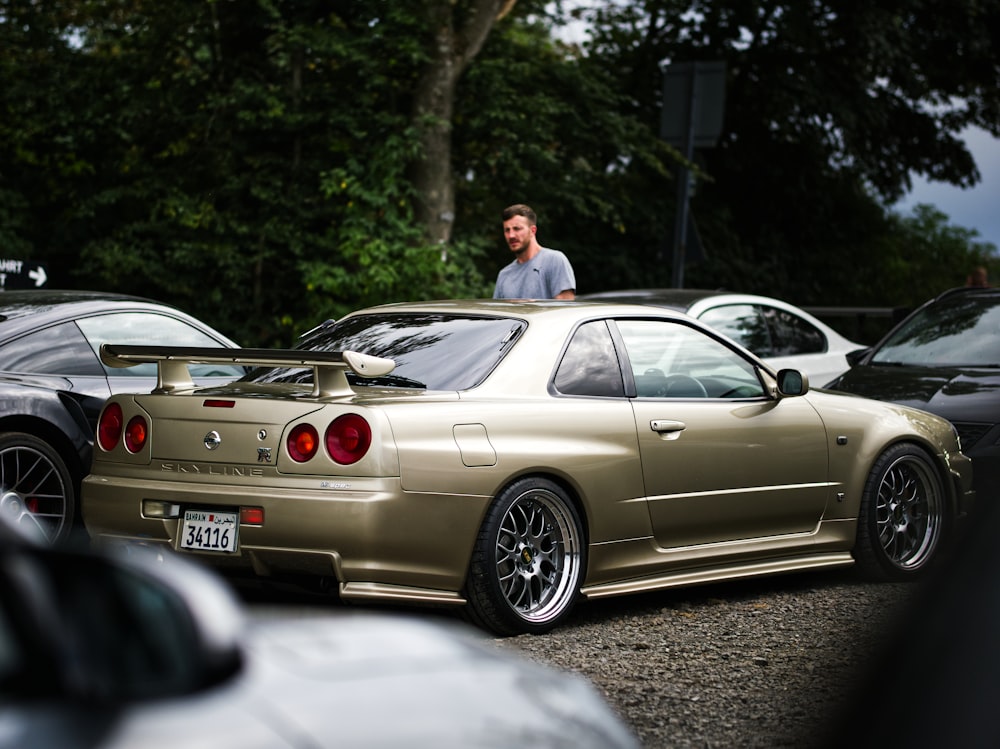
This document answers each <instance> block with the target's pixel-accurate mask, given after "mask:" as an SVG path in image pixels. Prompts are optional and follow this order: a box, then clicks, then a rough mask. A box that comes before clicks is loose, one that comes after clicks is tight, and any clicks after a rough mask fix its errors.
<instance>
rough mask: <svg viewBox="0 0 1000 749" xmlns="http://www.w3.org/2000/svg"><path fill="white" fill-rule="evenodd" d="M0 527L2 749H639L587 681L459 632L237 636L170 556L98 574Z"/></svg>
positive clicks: (108, 561) (225, 605)
mask: <svg viewBox="0 0 1000 749" xmlns="http://www.w3.org/2000/svg"><path fill="white" fill-rule="evenodd" d="M0 526H2V527H0V748H2V749H177V747H186V748H187V749H198V748H199V747H204V748H205V749H229V748H232V749H254V748H259V749H279V748H280V747H296V748H301V747H310V748H311V749H321V748H322V747H337V748H340V747H351V749H368V748H375V747H385V748H386V749H388V748H390V747H391V748H393V749H395V748H396V747H401V746H407V747H428V748H433V749H440V747H453V746H462V747H472V748H476V747H483V748H484V749H485V748H486V747H489V748H491V749H492V748H495V747H499V746H512V745H513V746H518V745H520V746H534V747H556V746H572V747H590V748H591V749H607V748H609V747H610V748H611V749H614V748H616V747H617V748H619V749H636V748H637V747H638V743H637V741H636V740H635V738H634V737H633V735H632V734H631V733H630V731H629V730H628V729H627V728H626V727H625V726H624V724H623V723H622V722H621V721H620V720H619V718H618V717H617V716H616V715H615V714H614V713H613V712H612V710H611V709H610V707H608V705H607V704H606V703H605V701H604V700H603V698H602V697H601V696H600V695H599V694H598V692H597V691H596V689H595V688H594V687H593V686H592V685H591V684H590V683H589V682H587V681H586V680H584V679H583V678H582V677H580V676H576V675H573V674H569V673H564V672H561V671H557V670H555V669H553V668H550V667H546V666H542V665H540V664H537V663H535V662H532V661H529V660H527V659H525V658H522V657H521V656H517V655H514V654H511V653H510V652H508V651H501V650H500V649H498V648H497V647H496V646H494V645H491V644H490V643H489V642H488V641H485V640H482V639H480V637H478V636H476V634H475V633H476V630H473V629H471V628H470V629H464V628H462V629H459V628H458V624H457V623H455V622H452V623H451V626H448V625H446V624H445V623H443V622H440V623H436V622H434V621H431V620H429V619H426V620H414V619H408V618H401V617H396V616H391V615H388V614H386V615H376V614H372V613H368V614H357V615H353V614H343V615H339V616H338V615H336V614H327V615H323V616H315V617H308V618H304V619H303V618H292V617H291V616H273V615H272V616H269V617H267V618H265V619H262V620H257V621H250V620H248V619H247V617H246V616H245V615H244V613H243V611H242V609H241V608H240V605H239V603H238V602H237V601H236V599H235V598H234V597H233V594H232V592H231V589H230V588H229V587H228V586H226V585H224V584H223V583H222V582H220V581H219V580H218V578H216V577H215V576H214V575H212V574H210V573H209V572H208V571H207V570H206V569H205V568H204V567H203V566H195V565H194V564H193V563H192V562H189V561H187V560H184V559H181V558H180V557H178V556H177V555H174V554H169V553H168V554H166V555H161V556H157V555H155V554H151V553H148V554H147V553H136V554H132V555H130V556H128V557H120V556H116V557H99V556H93V555H90V554H87V553H81V552H77V551H69V550H65V549H57V548H53V547H51V546H46V545H42V544H37V545H36V544H31V543H27V542H25V541H23V540H22V539H21V538H20V537H18V536H16V535H14V534H13V533H11V532H10V529H9V527H8V526H7V524H6V523H4V522H3V518H0Z"/></svg>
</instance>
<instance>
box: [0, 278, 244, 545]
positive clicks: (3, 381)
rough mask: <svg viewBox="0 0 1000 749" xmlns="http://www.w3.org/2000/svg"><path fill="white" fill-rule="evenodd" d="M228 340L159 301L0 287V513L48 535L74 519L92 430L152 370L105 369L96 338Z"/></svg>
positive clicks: (225, 373)
mask: <svg viewBox="0 0 1000 749" xmlns="http://www.w3.org/2000/svg"><path fill="white" fill-rule="evenodd" d="M105 342H117V343H154V342H158V343H163V344H167V343H170V344H180V345H191V346H225V347H234V346H235V345H236V344H235V343H234V342H233V341H231V340H230V339H229V338H227V337H226V336H224V335H222V334H221V333H219V332H218V331H216V330H213V329H212V328H210V327H209V326H208V325H205V324H204V323H202V322H200V321H198V320H196V319H195V318H193V317H191V316H190V315H188V314H185V313H184V312H182V311H180V310H178V309H175V308H174V307H171V306H169V305H166V304H160V303H157V302H153V301H150V300H148V299H141V298H138V297H133V296H127V295H123V294H107V293H98V292H86V291H35V290H31V291H5V292H2V293H0V511H2V512H3V513H5V514H6V515H8V516H10V517H13V518H15V519H16V521H17V522H20V523H28V524H32V525H36V526H38V527H39V529H40V530H41V531H42V532H43V533H44V534H45V536H46V537H47V538H48V539H50V540H51V541H55V540H59V539H62V538H65V537H66V536H67V535H69V533H70V531H71V530H72V528H73V527H74V524H75V523H77V522H78V521H79V517H78V509H77V498H78V497H79V492H80V481H81V480H82V479H83V476H84V475H85V474H86V472H87V471H88V470H89V468H90V459H91V452H92V446H93V440H94V428H95V426H96V423H97V417H98V415H99V413H100V410H101V406H102V405H103V404H104V401H105V399H106V398H107V397H108V396H109V395H111V394H112V393H120V392H129V391H147V392H148V391H149V390H151V389H152V388H153V387H155V386H156V367H155V366H152V365H151V366H148V367H133V368H128V369H108V368H106V367H105V366H104V365H103V364H101V361H100V359H99V358H98V354H97V352H98V350H99V349H100V346H101V344H102V343H105ZM191 372H192V375H193V376H196V377H198V378H199V379H203V378H214V377H221V378H224V379H226V380H232V379H235V378H237V377H240V376H242V375H243V374H244V370H243V368H242V367H236V366H231V365H230V366H218V365H197V366H194V367H192V370H191Z"/></svg>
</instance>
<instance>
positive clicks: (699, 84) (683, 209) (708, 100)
mask: <svg viewBox="0 0 1000 749" xmlns="http://www.w3.org/2000/svg"><path fill="white" fill-rule="evenodd" d="M725 96H726V65H725V63H724V62H720V61H712V62H682V63H677V64H674V65H668V66H666V67H664V68H663V108H662V110H661V113H660V137H661V138H663V139H664V140H665V141H667V143H669V144H670V145H672V146H674V147H676V148H678V149H679V150H680V152H681V154H682V155H683V156H684V158H685V159H687V161H688V162H691V161H693V160H694V150H695V149H696V148H713V147H714V146H715V144H716V143H717V142H718V140H719V135H720V134H721V133H722V115H723V110H724V108H725ZM676 172H677V201H676V206H677V208H676V216H675V218H674V242H673V271H672V273H671V285H672V286H673V287H674V288H677V289H680V288H683V286H684V261H685V260H686V259H688V256H694V257H695V258H703V257H704V254H705V253H704V250H703V249H702V247H701V241H700V239H699V238H698V235H697V232H696V231H689V228H691V229H692V230H693V228H694V223H693V221H692V219H691V217H690V215H689V206H688V202H689V200H690V193H691V174H690V172H689V170H688V168H687V167H686V166H685V165H683V164H679V165H678V166H677V169H676Z"/></svg>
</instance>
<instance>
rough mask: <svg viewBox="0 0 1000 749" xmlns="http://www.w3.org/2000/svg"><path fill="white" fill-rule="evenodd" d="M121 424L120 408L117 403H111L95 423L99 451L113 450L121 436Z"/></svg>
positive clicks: (122, 418) (122, 420) (122, 419)
mask: <svg viewBox="0 0 1000 749" xmlns="http://www.w3.org/2000/svg"><path fill="white" fill-rule="evenodd" d="M123 422H124V417H123V416H122V407H121V406H119V405H118V404H117V403H111V404H110V405H108V407H107V408H105V409H104V411H103V412H102V413H101V418H100V420H99V421H98V422H97V443H98V444H99V445H100V446H101V449H103V450H114V448H115V446H116V445H117V444H118V440H119V439H120V438H121V436H122V424H123Z"/></svg>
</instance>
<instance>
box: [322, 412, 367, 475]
mask: <svg viewBox="0 0 1000 749" xmlns="http://www.w3.org/2000/svg"><path fill="white" fill-rule="evenodd" d="M325 437H326V451H327V452H328V453H330V457H331V458H333V459H334V460H335V461H337V462H338V463H340V464H342V465H350V464H351V463H357V462H358V461H359V460H361V459H362V458H363V457H364V456H365V453H367V452H368V448H369V447H371V444H372V428H371V426H369V424H368V422H367V421H365V420H364V419H363V418H362V417H360V416H358V415H357V414H344V415H343V416H338V417H337V418H336V419H334V420H333V422H332V423H331V424H330V426H328V427H327V428H326V435H325Z"/></svg>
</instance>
